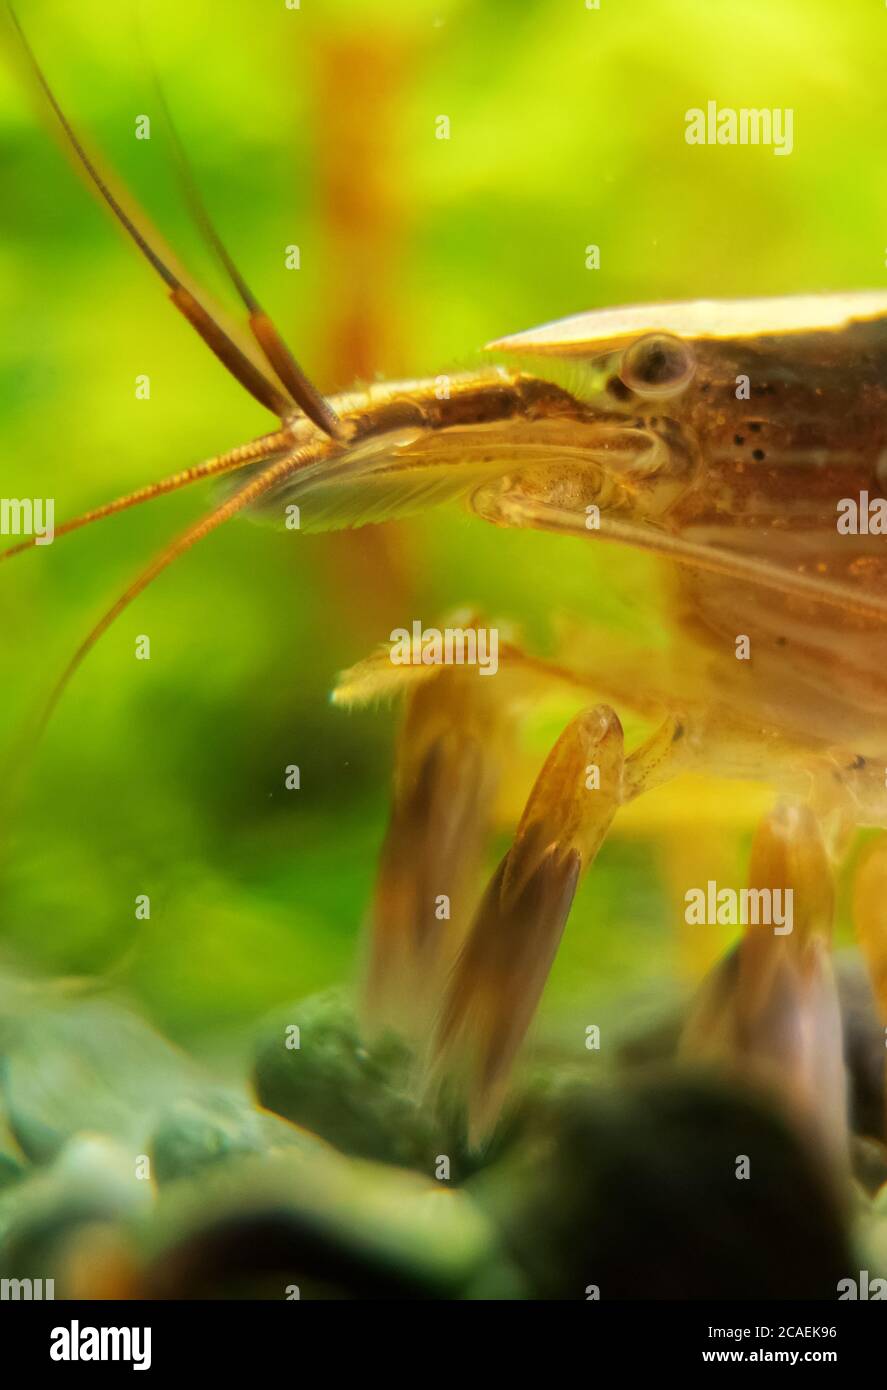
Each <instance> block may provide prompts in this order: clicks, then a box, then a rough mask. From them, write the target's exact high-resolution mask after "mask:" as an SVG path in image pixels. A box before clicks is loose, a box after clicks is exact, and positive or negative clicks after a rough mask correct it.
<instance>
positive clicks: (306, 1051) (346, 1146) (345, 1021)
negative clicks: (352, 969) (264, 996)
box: [254, 991, 449, 1173]
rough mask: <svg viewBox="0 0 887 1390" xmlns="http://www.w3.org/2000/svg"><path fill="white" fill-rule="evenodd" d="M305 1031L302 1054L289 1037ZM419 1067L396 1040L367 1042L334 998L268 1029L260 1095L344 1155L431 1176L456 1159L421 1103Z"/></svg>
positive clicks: (300, 1008) (301, 1005) (257, 1075)
mask: <svg viewBox="0 0 887 1390" xmlns="http://www.w3.org/2000/svg"><path fill="white" fill-rule="evenodd" d="M293 1025H295V1026H296V1027H298V1029H299V1047H298V1048H294V1047H288V1046H287V1040H288V1037H290V1038H291V1037H293V1036H294V1035H293V1034H292V1033H291V1032H288V1030H291V1029H292V1027H293ZM416 1072H417V1069H416V1061H415V1058H414V1056H413V1053H412V1051H411V1050H410V1048H409V1047H408V1046H407V1044H406V1043H405V1042H404V1041H403V1040H402V1039H400V1038H398V1037H396V1036H394V1035H393V1034H386V1035H385V1036H384V1037H382V1038H380V1039H379V1040H378V1041H375V1042H371V1043H370V1042H366V1041H365V1040H364V1039H363V1037H362V1036H361V1034H360V1031H359V1027H358V1025H357V1023H356V1021H355V1018H354V1014H353V1012H352V1010H351V1008H350V1006H349V1004H348V1003H347V1001H346V999H345V998H344V996H343V995H341V994H340V993H338V992H336V991H333V992H330V993H326V994H320V995H315V996H313V997H312V998H309V999H303V1000H300V1001H299V1002H298V1003H296V1004H293V1005H292V1006H291V1007H290V1008H288V1009H286V1010H285V1011H282V1012H281V1013H280V1014H278V1015H276V1016H275V1018H274V1019H273V1020H271V1021H270V1022H269V1023H268V1024H267V1025H266V1026H265V1027H264V1028H263V1030H262V1033H261V1035H260V1037H259V1040H258V1046H257V1049H256V1061H255V1068H254V1080H255V1087H256V1094H257V1096H258V1098H259V1100H260V1102H261V1103H262V1105H264V1106H266V1107H267V1108H268V1109H269V1110H273V1111H275V1112H276V1113H277V1114H278V1115H282V1116H284V1118H285V1119H287V1120H291V1121H292V1122H293V1123H294V1124H297V1125H301V1126H304V1128H305V1129H308V1130H311V1131H313V1132H314V1133H315V1134H318V1135H320V1136H321V1137H322V1138H324V1139H326V1140H328V1141H329V1142H330V1143H331V1144H334V1145H335V1146H336V1148H338V1149H340V1150H341V1151H342V1152H343V1153H346V1154H351V1155H353V1156H355V1157H360V1158H369V1159H375V1160H377V1161H379V1162H383V1163H394V1164H398V1165H402V1166H403V1167H409V1168H420V1169H422V1170H423V1171H424V1172H427V1173H431V1172H433V1169H434V1161H435V1158H436V1156H437V1155H438V1154H439V1153H442V1152H443V1153H449V1150H448V1149H446V1148H443V1149H442V1148H441V1147H440V1145H441V1144H442V1143H443V1142H444V1140H443V1136H442V1133H441V1130H440V1128H439V1126H438V1125H437V1123H436V1121H435V1119H434V1117H433V1115H431V1113H430V1112H429V1110H428V1109H427V1108H426V1107H424V1106H423V1105H422V1104H421V1103H420V1098H419V1095H418V1089H417V1080H416Z"/></svg>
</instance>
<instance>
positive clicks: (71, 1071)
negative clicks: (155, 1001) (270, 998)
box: [0, 1000, 198, 1163]
mask: <svg viewBox="0 0 887 1390" xmlns="http://www.w3.org/2000/svg"><path fill="white" fill-rule="evenodd" d="M197 1075H198V1073H197V1071H196V1068H194V1067H193V1066H192V1064H191V1063H190V1061H189V1060H188V1059H187V1058H186V1057H185V1056H184V1054H182V1053H180V1052H178V1051H177V1050H176V1049H175V1048H174V1047H172V1046H171V1045H170V1044H169V1043H168V1042H166V1041H165V1040H164V1039H163V1038H161V1037H160V1036H159V1034H157V1033H155V1032H154V1031H153V1030H152V1029H151V1028H150V1027H149V1026H148V1024H146V1023H145V1022H143V1021H142V1020H141V1019H140V1018H139V1017H138V1016H137V1015H135V1014H131V1013H128V1012H126V1011H125V1010H124V1009H123V1008H120V1007H118V1006H117V1005H114V1004H111V1003H108V1002H107V1001H104V1000H90V1001H88V1002H86V1003H78V1004H71V1005H66V1006H64V1007H62V1008H57V1009H40V1010H36V1011H35V1012H33V1013H32V1014H31V1015H30V1016H29V1017H28V1018H26V1019H19V1020H16V1023H15V1027H14V1029H13V1030H12V1036H11V1038H10V1041H9V1046H8V1051H7V1054H6V1058H5V1063H4V1066H3V1071H2V1081H0V1085H2V1104H3V1107H4V1109H5V1112H6V1116H7V1120H8V1124H9V1127H10V1129H11V1131H12V1133H13V1134H14V1135H15V1138H16V1140H17V1141H18V1143H19V1144H20V1145H21V1148H22V1151H23V1152H24V1153H25V1154H26V1155H27V1157H28V1158H30V1159H32V1160H33V1161H34V1162H35V1163H46V1162H48V1161H50V1160H51V1159H52V1158H53V1157H54V1156H55V1155H56V1154H57V1153H58V1152H59V1150H60V1149H61V1147H62V1145H63V1144H64V1143H65V1142H66V1141H67V1140H68V1139H70V1138H71V1137H72V1136H74V1135H76V1134H79V1133H82V1132H83V1131H89V1132H90V1133H95V1134H104V1135H108V1136H110V1137H113V1138H115V1139H118V1140H120V1141H122V1142H125V1143H128V1144H131V1145H132V1146H133V1147H134V1148H136V1149H138V1148H142V1147H144V1144H145V1142H146V1140H147V1137H148V1135H149V1133H150V1130H151V1126H152V1123H153V1121H154V1117H155V1116H156V1114H157V1113H158V1111H159V1110H160V1109H162V1108H163V1107H164V1106H168V1105H169V1103H170V1102H171V1101H172V1100H173V1099H175V1098H176V1097H177V1096H184V1095H188V1094H190V1093H191V1092H192V1091H193V1090H194V1089H195V1088H196V1084H197Z"/></svg>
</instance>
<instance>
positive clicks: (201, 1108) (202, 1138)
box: [148, 1092, 325, 1183]
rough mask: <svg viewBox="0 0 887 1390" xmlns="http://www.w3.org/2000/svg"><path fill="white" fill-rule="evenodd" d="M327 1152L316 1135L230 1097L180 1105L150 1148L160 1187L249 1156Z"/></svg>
mask: <svg viewBox="0 0 887 1390" xmlns="http://www.w3.org/2000/svg"><path fill="white" fill-rule="evenodd" d="M323 1148H325V1145H323V1143H322V1142H321V1141H320V1140H319V1139H317V1138H315V1136H314V1135H312V1134H307V1133H306V1132H305V1131H304V1130H300V1129H298V1128H297V1127H296V1126H295V1125H291V1124H289V1123H288V1122H287V1121H286V1120H284V1119H281V1118H280V1116H278V1115H268V1114H264V1113H263V1112H262V1111H260V1110H257V1109H256V1107H255V1106H254V1105H251V1104H250V1103H249V1102H248V1101H247V1100H246V1099H245V1098H243V1097H241V1096H238V1095H235V1094H231V1093H226V1092H209V1093H207V1094H206V1095H204V1096H198V1097H194V1098H190V1097H189V1098H186V1099H183V1100H179V1101H177V1102H176V1103H175V1104H174V1105H173V1106H171V1107H170V1108H169V1109H168V1110H167V1111H165V1112H164V1113H163V1115H162V1116H161V1118H160V1120H159V1122H158V1124H157V1127H156V1129H155V1131H154V1134H153V1136H152V1138H151V1141H150V1144H149V1146H148V1152H149V1154H150V1156H151V1171H152V1174H153V1176H154V1178H155V1180H156V1181H157V1182H158V1183H166V1182H171V1181H174V1180H175V1179H178V1178H187V1177H191V1176H193V1175H195V1174H197V1173H200V1172H201V1171H202V1170H203V1169H205V1168H207V1167H210V1166H211V1165H214V1164H218V1163H224V1162H226V1161H229V1160H231V1159H235V1158H242V1157H245V1156H247V1155H250V1154H253V1155H260V1156H262V1155H264V1156H273V1155H275V1154H278V1153H280V1152H285V1153H287V1154H288V1155H289V1156H291V1157H293V1158H298V1157H299V1156H300V1155H304V1154H305V1153H309V1152H310V1153H315V1152H318V1151H319V1150H322V1149H323Z"/></svg>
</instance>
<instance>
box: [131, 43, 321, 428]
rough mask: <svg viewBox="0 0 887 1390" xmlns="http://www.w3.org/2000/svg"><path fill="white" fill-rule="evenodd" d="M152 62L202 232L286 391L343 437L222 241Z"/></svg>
mask: <svg viewBox="0 0 887 1390" xmlns="http://www.w3.org/2000/svg"><path fill="white" fill-rule="evenodd" d="M151 66H152V74H153V78H154V86H155V88H156V91H157V99H158V102H159V104H160V107H161V110H162V111H163V117H164V121H165V122H166V126H167V129H168V131H169V135H170V139H171V141H172V145H173V149H174V151H175V159H176V164H177V166H178V173H179V178H180V180H181V183H182V187H183V189H184V193H185V197H186V199H187V202H188V206H189V208H190V210H191V215H192V217H193V218H194V221H195V222H196V224H197V226H198V227H199V229H200V231H201V232H202V234H203V236H204V237H205V238H206V241H207V242H208V244H209V245H210V247H211V248H212V250H213V251H214V252H215V254H216V256H217V257H218V259H219V262H220V264H221V265H222V268H223V270H224V271H225V274H226V275H227V276H228V279H229V280H230V281H231V284H232V285H233V286H234V289H235V291H236V293H237V295H238V297H239V299H240V301H241V303H242V304H243V307H244V308H245V309H246V311H247V314H248V316H249V320H248V321H249V326H250V330H251V331H252V334H253V337H254V338H255V340H256V342H257V343H258V345H259V347H260V348H261V350H262V352H263V354H264V356H265V359H266V361H267V362H268V363H269V365H270V366H271V367H272V368H273V370H274V372H275V374H276V376H277V378H278V379H279V381H280V382H281V384H282V385H283V386H285V387H286V389H287V391H288V392H289V393H290V395H291V396H292V397H293V399H294V400H295V401H296V403H297V404H298V405H299V406H300V407H301V408H302V410H303V411H304V412H305V414H306V415H307V416H308V418H309V420H313V421H314V424H315V425H317V427H318V428H319V429H321V430H323V431H324V433H325V434H328V435H329V436H330V438H331V439H341V438H342V422H341V420H340V419H339V417H338V415H337V414H336V412H335V411H334V410H333V408H332V406H331V405H330V404H329V402H328V401H327V400H326V399H325V398H324V396H322V395H321V393H320V392H319V391H318V389H317V387H316V386H315V385H314V383H313V382H312V381H311V380H310V378H309V377H308V376H307V375H306V374H305V372H304V371H303V370H302V368H301V367H300V366H299V364H298V362H297V361H296V359H295V358H294V357H293V354H292V353H291V352H290V350H289V348H288V347H287V345H286V343H285V342H284V340H283V338H282V337H281V335H280V333H279V332H278V330H277V329H276V328H275V326H274V324H273V322H272V321H271V319H270V317H269V315H268V314H267V313H266V312H265V310H264V309H263V308H262V306H261V305H260V304H259V302H258V300H257V299H256V297H255V295H254V294H253V293H252V291H251V289H250V288H249V286H248V285H247V283H246V281H245V280H244V278H243V276H242V274H241V273H240V271H239V270H238V268H237V266H236V265H235V263H234V260H233V259H232V257H231V255H230V253H229V251H228V248H227V246H226V245H225V243H224V242H223V241H222V238H221V236H220V235H219V233H218V231H217V229H216V226H215V224H214V222H213V220H212V218H211V217H210V215H209V212H208V210H207V206H206V203H205V202H204V199H203V195H202V194H201V192H200V188H199V186H198V183H197V179H196V177H195V174H194V169H193V167H192V165H191V162H190V160H189V159H188V156H187V154H186V152H185V146H184V144H183V142H182V140H181V138H180V136H179V132H178V129H177V127H176V124H175V121H174V120H173V118H172V112H171V111H170V109H169V103H168V102H167V100H166V94H165V92H164V90H163V86H162V84H161V82H160V78H159V77H158V75H157V72H156V69H154V67H153V64H152V65H151Z"/></svg>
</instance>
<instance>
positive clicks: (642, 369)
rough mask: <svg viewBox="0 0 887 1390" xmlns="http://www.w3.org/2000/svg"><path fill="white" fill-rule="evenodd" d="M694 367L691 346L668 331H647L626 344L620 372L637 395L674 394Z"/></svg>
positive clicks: (682, 387) (685, 382) (694, 359)
mask: <svg viewBox="0 0 887 1390" xmlns="http://www.w3.org/2000/svg"><path fill="white" fill-rule="evenodd" d="M695 370H696V358H695V357H694V356H693V352H692V349H691V348H689V347H688V346H687V344H686V343H682V342H681V340H680V338H673V337H672V336H671V334H670V333H647V334H645V336H644V337H643V338H638V340H637V342H636V343H632V345H631V347H629V348H626V350H625V352H624V353H623V355H622V365H621V366H620V368H619V375H620V377H621V378H622V380H623V381H624V382H625V385H626V386H628V387H630V389H631V390H632V391H636V392H637V393H638V395H640V396H673V395H674V394H675V393H676V392H678V391H683V389H684V387H685V386H687V385H689V383H690V380H691V379H692V376H693V373H694V372H695Z"/></svg>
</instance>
